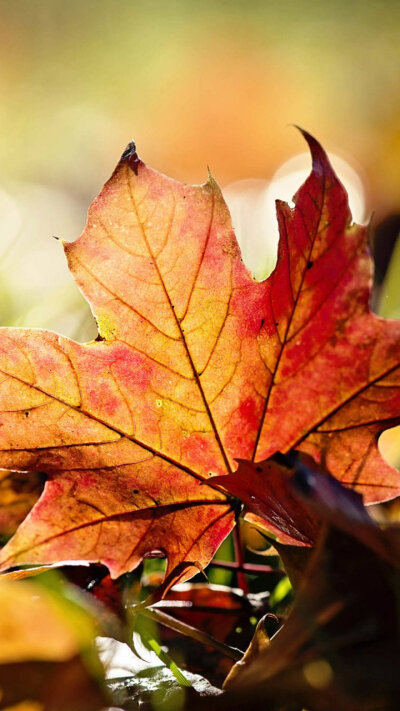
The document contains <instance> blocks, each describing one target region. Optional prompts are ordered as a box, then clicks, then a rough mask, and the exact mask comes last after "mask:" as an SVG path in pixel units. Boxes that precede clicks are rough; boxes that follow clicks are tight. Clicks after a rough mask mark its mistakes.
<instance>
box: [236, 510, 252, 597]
mask: <svg viewBox="0 0 400 711" xmlns="http://www.w3.org/2000/svg"><path fill="white" fill-rule="evenodd" d="M233 548H234V551H235V561H236V562H237V563H238V567H237V568H236V575H237V582H238V586H239V587H240V589H241V590H242V591H243V595H247V594H248V592H249V586H248V584H247V578H246V573H245V570H244V568H243V566H244V555H243V545H242V540H241V537H240V527H239V523H237V524H236V526H235V528H234V529H233Z"/></svg>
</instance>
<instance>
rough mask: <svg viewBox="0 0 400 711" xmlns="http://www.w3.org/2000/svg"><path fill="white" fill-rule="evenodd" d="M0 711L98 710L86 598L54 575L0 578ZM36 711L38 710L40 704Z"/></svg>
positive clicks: (93, 626) (97, 670) (92, 624)
mask: <svg viewBox="0 0 400 711" xmlns="http://www.w3.org/2000/svg"><path fill="white" fill-rule="evenodd" d="M0 608H1V616H0V708H2V709H3V708H6V707H7V706H9V705H10V704H16V703H18V702H25V701H26V702H28V701H29V702H30V703H32V704H33V701H35V702H37V704H38V705H40V704H43V709H46V711H53V710H54V711H56V710H57V711H64V709H65V711H89V710H91V711H97V709H100V708H101V707H102V706H103V705H104V703H105V702H106V697H105V695H104V693H103V692H102V690H101V680H102V678H103V677H104V671H103V668H102V666H101V664H100V661H99V658H98V655H97V651H96V649H95V635H96V634H97V633H98V632H99V629H100V628H99V623H98V621H97V620H96V618H95V616H94V612H97V611H98V610H97V609H96V608H93V609H92V610H90V604H89V600H87V599H86V598H85V597H84V596H83V595H81V594H79V592H78V591H77V590H75V589H74V588H72V587H71V586H69V585H67V584H66V583H64V582H63V581H62V579H61V578H59V576H58V575H57V576H55V575H54V573H51V574H48V575H47V576H46V575H43V576H42V577H41V578H40V579H39V578H36V579H35V580H23V581H18V582H15V581H9V580H0ZM40 708H41V706H40Z"/></svg>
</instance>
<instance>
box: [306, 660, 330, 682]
mask: <svg viewBox="0 0 400 711" xmlns="http://www.w3.org/2000/svg"><path fill="white" fill-rule="evenodd" d="M303 674H304V677H305V679H306V681H307V682H308V683H309V684H310V686H312V687H313V688H314V689H325V688H326V687H327V686H329V684H330V683H331V682H332V679H333V671H332V667H331V665H330V664H329V663H328V662H327V661H326V660H325V659H317V660H316V661H314V662H309V663H308V664H306V665H305V666H304V667H303Z"/></svg>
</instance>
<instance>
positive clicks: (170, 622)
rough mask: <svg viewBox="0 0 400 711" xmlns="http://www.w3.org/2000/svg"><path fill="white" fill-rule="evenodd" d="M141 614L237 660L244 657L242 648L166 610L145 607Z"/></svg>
mask: <svg viewBox="0 0 400 711" xmlns="http://www.w3.org/2000/svg"><path fill="white" fill-rule="evenodd" d="M140 614H141V615H145V617H149V618H150V619H151V620H154V621H155V622H159V623H160V624H161V625H164V626H165V627H169V628H170V629H172V630H175V631H176V632H179V633H180V634H183V635H185V636H186V637H191V638H192V639H195V640H196V641H197V642H201V643H202V644H206V645H209V646H210V647H214V649H217V650H218V652H220V653H221V654H223V655H224V656H225V657H229V658H230V659H233V660H234V661H235V662H237V661H239V659H241V658H242V657H243V652H241V651H240V649H237V648H236V647H230V646H229V645H228V644H225V643H224V642H220V641H219V640H218V639H215V637H212V635H210V634H207V632H201V630H198V629H196V627H192V626H191V625H188V624H187V623H186V622H182V621H181V620H177V619H175V618H174V617H171V615H167V613H166V612H162V611H161V610H155V609H154V608H151V607H145V608H143V609H142V610H140Z"/></svg>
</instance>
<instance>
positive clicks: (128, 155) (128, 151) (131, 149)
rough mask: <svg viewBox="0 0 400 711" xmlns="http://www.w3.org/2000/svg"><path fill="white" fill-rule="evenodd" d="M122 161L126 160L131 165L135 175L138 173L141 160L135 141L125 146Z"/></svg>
mask: <svg viewBox="0 0 400 711" xmlns="http://www.w3.org/2000/svg"><path fill="white" fill-rule="evenodd" d="M119 162H120V163H123V162H126V163H128V164H129V165H130V167H131V168H132V170H133V172H134V173H135V175H137V169H138V164H139V163H140V162H141V161H140V158H139V156H138V154H137V151H136V143H135V141H133V140H131V141H129V143H128V145H127V147H126V148H125V150H124V152H123V154H122V156H121V158H120V161H119Z"/></svg>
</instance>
